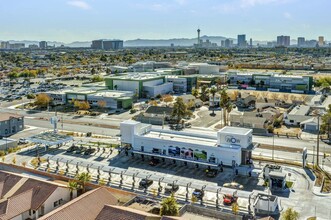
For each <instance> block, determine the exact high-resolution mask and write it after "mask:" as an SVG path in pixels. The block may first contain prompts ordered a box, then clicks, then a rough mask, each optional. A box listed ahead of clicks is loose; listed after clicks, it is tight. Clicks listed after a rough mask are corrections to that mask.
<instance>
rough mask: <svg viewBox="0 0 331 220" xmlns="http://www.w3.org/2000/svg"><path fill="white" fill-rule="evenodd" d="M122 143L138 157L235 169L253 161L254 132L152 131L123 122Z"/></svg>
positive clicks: (227, 128)
mask: <svg viewBox="0 0 331 220" xmlns="http://www.w3.org/2000/svg"><path fill="white" fill-rule="evenodd" d="M120 129H121V143H122V146H123V147H127V148H129V149H130V148H131V149H132V152H133V153H135V154H141V155H147V156H155V157H160V158H166V159H174V160H180V161H184V162H190V163H195V164H201V165H207V166H219V165H220V164H223V165H228V166H236V165H240V164H246V163H248V162H249V161H250V159H251V155H252V154H251V151H252V149H253V148H254V144H253V143H252V130H251V129H246V128H238V127H224V128H222V129H221V130H219V131H218V132H217V133H214V134H212V133H210V132H203V131H200V130H199V131H197V130H193V129H189V130H185V131H172V130H162V129H153V128H152V126H151V125H148V124H143V123H140V122H136V121H131V120H129V121H124V122H122V123H121V125H120Z"/></svg>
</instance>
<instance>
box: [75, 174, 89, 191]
mask: <svg viewBox="0 0 331 220" xmlns="http://www.w3.org/2000/svg"><path fill="white" fill-rule="evenodd" d="M75 179H76V180H77V184H78V188H79V189H82V190H83V193H84V192H85V191H86V183H87V182H90V181H91V175H90V174H89V173H80V174H77V175H76V178H75Z"/></svg>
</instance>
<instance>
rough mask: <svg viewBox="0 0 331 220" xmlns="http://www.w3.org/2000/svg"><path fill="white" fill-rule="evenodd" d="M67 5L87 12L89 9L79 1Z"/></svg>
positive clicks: (69, 2)
mask: <svg viewBox="0 0 331 220" xmlns="http://www.w3.org/2000/svg"><path fill="white" fill-rule="evenodd" d="M67 4H68V5H71V6H74V7H76V8H80V9H84V10H88V9H90V8H91V6H90V5H89V4H87V3H86V2H84V1H81V0H74V1H68V2H67Z"/></svg>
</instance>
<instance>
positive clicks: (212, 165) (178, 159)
mask: <svg viewBox="0 0 331 220" xmlns="http://www.w3.org/2000/svg"><path fill="white" fill-rule="evenodd" d="M132 152H133V153H135V154H141V155H146V156H151V157H159V158H165V159H169V160H176V161H183V162H188V163H194V164H199V165H205V166H210V167H218V164H215V163H209V162H204V161H200V160H193V159H185V158H180V157H173V156H169V155H164V154H153V153H148V152H142V151H137V150H132Z"/></svg>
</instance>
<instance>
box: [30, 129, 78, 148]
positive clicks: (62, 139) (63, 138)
mask: <svg viewBox="0 0 331 220" xmlns="http://www.w3.org/2000/svg"><path fill="white" fill-rule="evenodd" d="M27 140H28V141H31V142H33V143H35V144H44V145H47V146H54V145H58V144H63V143H66V142H69V141H71V140H73V138H72V137H71V136H67V135H62V134H58V133H54V132H44V133H41V134H37V135H34V136H31V137H29V138H27Z"/></svg>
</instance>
